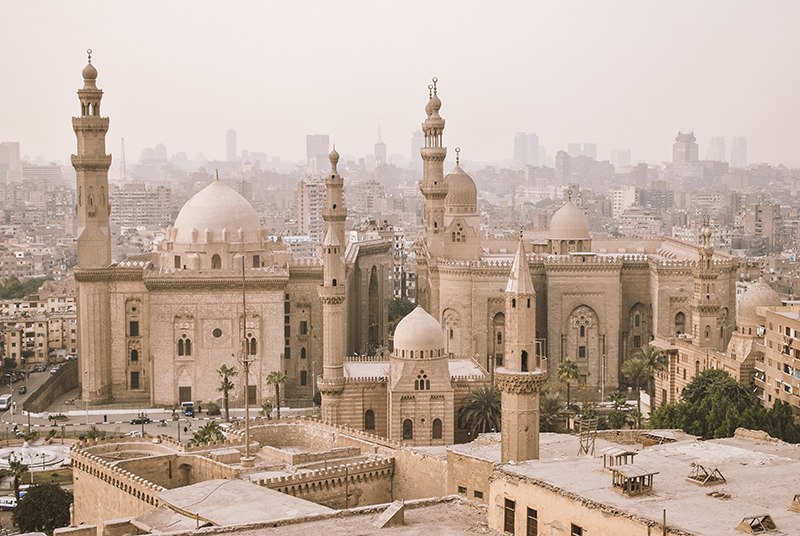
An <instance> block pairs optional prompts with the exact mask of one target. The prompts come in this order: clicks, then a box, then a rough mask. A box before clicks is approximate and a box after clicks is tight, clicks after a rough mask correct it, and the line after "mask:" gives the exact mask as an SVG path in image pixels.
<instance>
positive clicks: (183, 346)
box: [178, 334, 192, 356]
mask: <svg viewBox="0 0 800 536" xmlns="http://www.w3.org/2000/svg"><path fill="white" fill-rule="evenodd" d="M178 355H179V356H190V355H192V340H191V339H190V338H189V337H187V336H186V334H183V335H181V338H180V339H178Z"/></svg>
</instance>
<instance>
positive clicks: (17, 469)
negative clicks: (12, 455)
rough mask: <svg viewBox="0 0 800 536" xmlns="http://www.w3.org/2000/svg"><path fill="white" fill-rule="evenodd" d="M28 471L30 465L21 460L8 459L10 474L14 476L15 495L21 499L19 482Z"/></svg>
mask: <svg viewBox="0 0 800 536" xmlns="http://www.w3.org/2000/svg"><path fill="white" fill-rule="evenodd" d="M27 472H28V466H27V465H25V464H24V463H22V462H21V461H19V460H9V461H8V474H9V475H11V476H13V477H14V497H16V498H17V500H19V483H20V482H21V481H22V477H23V476H25V473H27Z"/></svg>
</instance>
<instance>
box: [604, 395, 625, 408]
mask: <svg viewBox="0 0 800 536" xmlns="http://www.w3.org/2000/svg"><path fill="white" fill-rule="evenodd" d="M608 401H609V402H613V403H614V409H622V408H624V407H625V406H627V402H628V401H627V399H626V398H625V395H624V394H622V392H620V391H611V392H610V393H608Z"/></svg>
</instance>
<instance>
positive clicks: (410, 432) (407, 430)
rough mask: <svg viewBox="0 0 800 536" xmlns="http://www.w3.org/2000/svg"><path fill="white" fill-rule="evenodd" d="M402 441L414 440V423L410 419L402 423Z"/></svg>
mask: <svg viewBox="0 0 800 536" xmlns="http://www.w3.org/2000/svg"><path fill="white" fill-rule="evenodd" d="M403 439H414V423H413V422H411V419H406V420H404V421H403Z"/></svg>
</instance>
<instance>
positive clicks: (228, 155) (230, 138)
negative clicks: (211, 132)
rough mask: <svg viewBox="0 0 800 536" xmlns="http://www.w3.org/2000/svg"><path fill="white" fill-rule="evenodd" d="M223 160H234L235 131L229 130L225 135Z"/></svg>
mask: <svg viewBox="0 0 800 536" xmlns="http://www.w3.org/2000/svg"><path fill="white" fill-rule="evenodd" d="M225 142H226V143H225V148H226V151H225V159H226V160H227V161H228V162H233V161H234V160H236V131H235V130H233V129H232V128H229V129H228V131H227V132H226V133H225Z"/></svg>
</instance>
